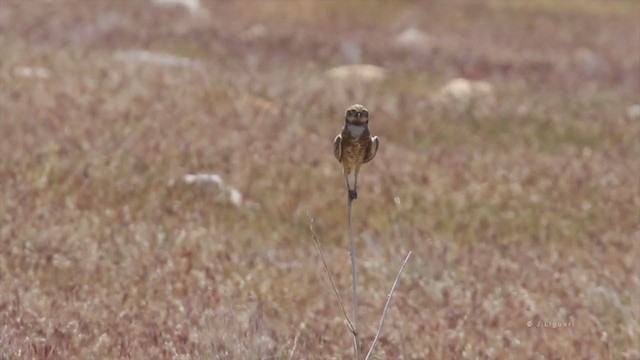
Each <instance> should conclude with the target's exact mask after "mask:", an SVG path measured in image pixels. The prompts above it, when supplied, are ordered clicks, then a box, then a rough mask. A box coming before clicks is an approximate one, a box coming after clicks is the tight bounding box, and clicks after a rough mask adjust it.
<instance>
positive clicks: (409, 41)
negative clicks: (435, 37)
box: [394, 26, 431, 49]
mask: <svg viewBox="0 0 640 360" xmlns="http://www.w3.org/2000/svg"><path fill="white" fill-rule="evenodd" d="M394 43H395V44H396V45H398V46H399V47H403V48H407V49H428V48H429V47H430V45H431V37H430V36H429V35H428V34H427V33H426V32H424V31H422V30H420V29H418V28H416V27H413V26H412V27H409V28H407V29H405V30H404V31H403V32H401V33H400V34H398V35H397V36H396V37H395V38H394Z"/></svg>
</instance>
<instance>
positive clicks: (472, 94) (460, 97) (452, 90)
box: [435, 78, 496, 111]
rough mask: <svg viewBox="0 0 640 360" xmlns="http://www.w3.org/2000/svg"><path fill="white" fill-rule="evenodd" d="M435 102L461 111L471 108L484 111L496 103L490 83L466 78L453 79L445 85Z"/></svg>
mask: <svg viewBox="0 0 640 360" xmlns="http://www.w3.org/2000/svg"><path fill="white" fill-rule="evenodd" d="M435 100H436V102H437V103H439V104H442V105H445V106H447V107H452V108H455V109H457V110H461V111H464V110H468V109H469V108H471V107H477V108H479V109H484V108H486V107H488V106H491V105H493V104H494V103H495V101H496V99H495V95H494V90H493V86H491V84H490V83H488V82H486V81H471V80H468V79H464V78H457V79H453V80H451V81H450V82H448V83H447V84H446V85H444V86H443V87H442V88H441V89H440V91H438V93H437V94H436V96H435Z"/></svg>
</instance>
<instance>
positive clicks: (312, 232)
mask: <svg viewBox="0 0 640 360" xmlns="http://www.w3.org/2000/svg"><path fill="white" fill-rule="evenodd" d="M307 216H309V227H310V228H311V235H312V236H313V243H314V244H315V245H316V249H317V250H318V253H319V254H320V259H322V264H323V265H324V270H325V272H326V273H327V275H328V276H329V282H330V283H331V288H332V289H333V293H334V294H335V295H336V299H338V304H340V309H341V310H342V314H343V315H344V318H345V319H346V320H347V326H348V327H349V331H351V332H352V333H355V328H354V326H353V323H352V322H351V319H349V315H347V310H346V309H345V307H344V302H343V301H342V298H341V297H340V294H339V293H338V289H337V288H336V284H335V282H334V281H333V276H332V275H331V270H330V269H329V265H328V264H327V260H326V259H325V257H324V252H323V251H322V247H320V242H319V241H318V236H317V235H316V229H315V228H314V227H313V224H314V219H313V218H312V217H311V216H310V215H309V214H307Z"/></svg>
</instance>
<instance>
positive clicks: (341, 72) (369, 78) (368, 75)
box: [326, 64, 387, 82]
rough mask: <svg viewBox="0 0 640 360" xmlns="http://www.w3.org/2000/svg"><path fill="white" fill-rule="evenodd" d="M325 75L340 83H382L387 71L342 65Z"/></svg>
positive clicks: (366, 66)
mask: <svg viewBox="0 0 640 360" xmlns="http://www.w3.org/2000/svg"><path fill="white" fill-rule="evenodd" d="M326 75H327V76H328V77H329V78H330V79H333V80H340V81H357V80H360V81H364V82H374V81H382V80H384V79H385V78H386V77H387V70H385V69H384V68H382V67H380V66H376V65H369V64H354V65H342V66H337V67H334V68H332V69H329V70H327V72H326Z"/></svg>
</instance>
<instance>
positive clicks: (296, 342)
mask: <svg viewBox="0 0 640 360" xmlns="http://www.w3.org/2000/svg"><path fill="white" fill-rule="evenodd" d="M299 337H300V330H298V332H297V333H296V336H295V337H294V338H293V347H292V348H291V352H290V353H289V360H293V354H295V352H296V347H297V346H298V338H299Z"/></svg>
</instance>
